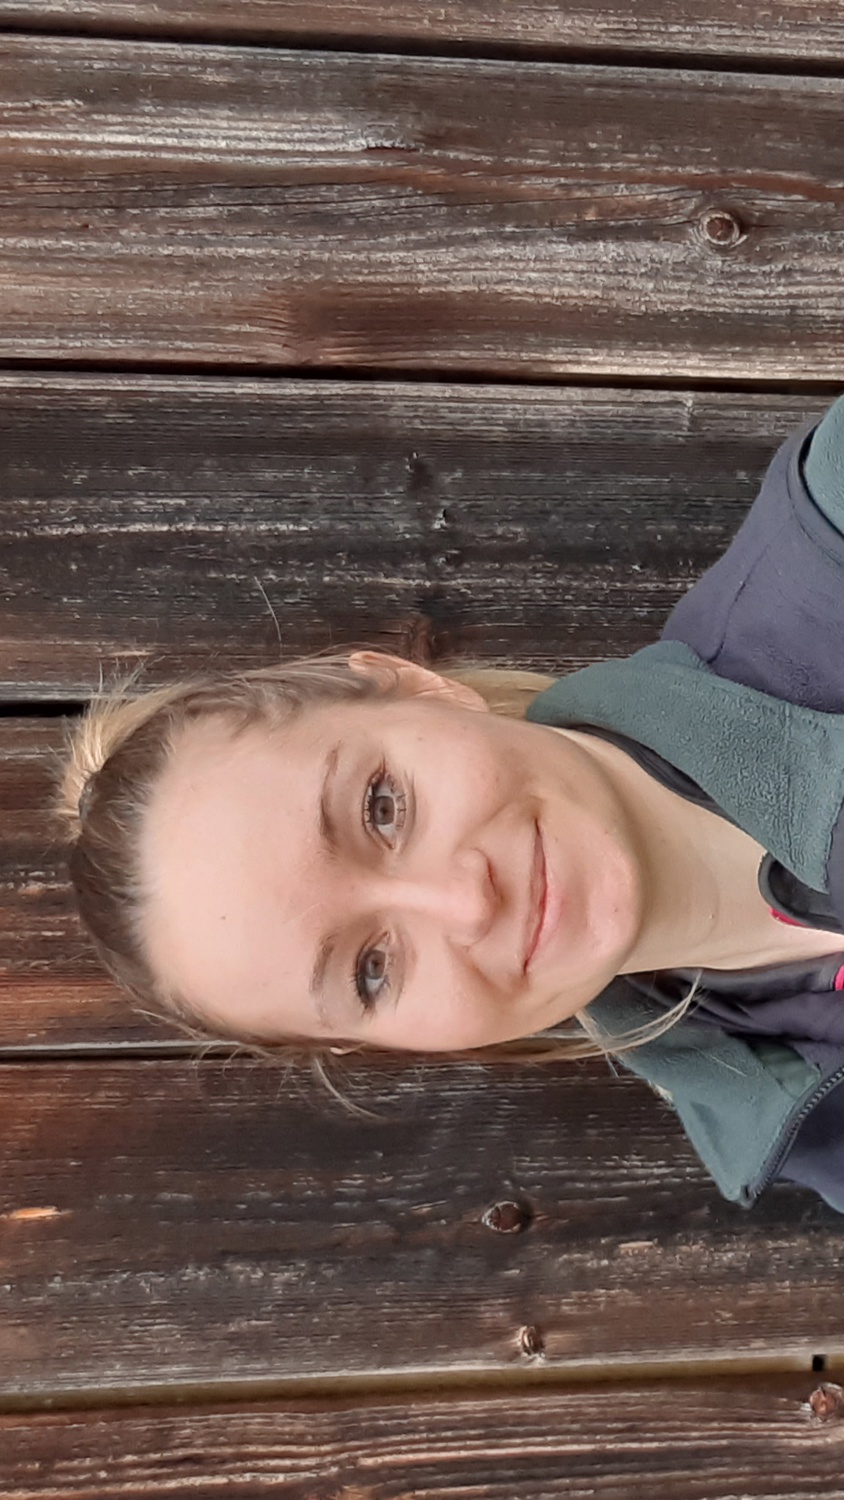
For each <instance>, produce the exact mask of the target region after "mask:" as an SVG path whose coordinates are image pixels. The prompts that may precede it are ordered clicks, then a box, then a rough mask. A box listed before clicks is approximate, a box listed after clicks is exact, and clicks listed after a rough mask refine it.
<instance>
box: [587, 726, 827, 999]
mask: <svg viewBox="0 0 844 1500" xmlns="http://www.w3.org/2000/svg"><path fill="white" fill-rule="evenodd" d="M574 733H575V735H576V738H577V739H578V742H579V743H580V744H582V745H584V747H585V748H586V749H588V750H589V752H590V753H591V754H592V755H593V756H595V757H596V759H598V760H599V761H600V762H601V763H602V764H603V766H604V769H605V771H606V773H607V774H608V775H609V777H610V779H611V780H612V782H613V785H614V787H615V790H616V793H617V795H618V796H619V798H620V800H621V802H622V804H623V806H624V808H625V811H626V813H627V816H628V818H629V822H630V826H631V828H632V829H633V833H634V838H635V841H636V846H637V849H638V852H639V857H640V865H641V868H642V871H643V877H644V882H645V908H644V918H643V922H642V926H641V929H640V932H639V935H638V938H637V940H636V943H635V945H634V949H633V951H632V953H631V954H630V955H629V958H628V961H627V962H626V963H625V965H624V969H625V972H627V973H641V972H648V971H650V970H659V969H672V968H686V969H688V968H708V969H746V968H755V967H758V966H760V965H763V964H772V963H784V962H788V961H789V960H794V959H798V958H809V957H820V956H822V955H823V954H825V953H837V952H839V951H842V950H844V936H842V935H841V934H840V933H835V934H833V933H829V932H823V931H819V930H817V929H815V928H799V927H789V926H788V925H786V924H784V923H782V922H779V921H777V919H776V918H775V917H773V916H772V915H771V912H770V908H769V907H768V905H767V903H766V902H765V900H764V898H763V896H762V894H761V892H760V890H759V886H758V879H757V876H758V870H759V864H760V861H761V860H762V858H763V857H764V854H765V850H764V849H763V848H762V847H761V845H760V844H758V843H757V842H756V841H755V839H752V838H751V837H750V835H749V834H746V833H744V832H743V831H742V830H741V829H740V828H737V827H736V826H735V825H734V824H732V823H730V822H729V821H728V820H727V819H726V818H722V817H719V816H718V814H717V813H712V812H709V811H707V809H706V808H703V807H699V806H698V805H697V804H696V803H694V802H689V801H688V800H687V799H686V798H685V797H681V796H680V795H679V794H678V793H677V792H673V791H671V790H670V789H669V788H668V787H665V786H663V785H662V784H661V783H660V782H658V781H656V780H655V779H654V777H652V776H650V775H648V773H647V772H646V771H644V770H643V769H642V767H641V766H639V765H637V764H636V762H635V761H634V760H633V759H632V757H631V756H629V755H627V754H625V752H624V751H623V750H621V749H619V747H618V746H617V745H613V744H611V743H609V742H608V741H606V740H602V739H600V738H598V736H596V735H588V734H586V735H584V734H577V732H576V731H575V732H574Z"/></svg>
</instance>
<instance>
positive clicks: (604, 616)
mask: <svg viewBox="0 0 844 1500" xmlns="http://www.w3.org/2000/svg"><path fill="white" fill-rule="evenodd" d="M828 399H829V398H826V399H825V398H823V397H819V396H799V395H795V396H748V395H745V394H739V393H735V394H724V393H720V394H718V393H711V394H710V393H703V392H699V393H693V392H689V391H680V392H648V391H623V390H613V389H606V390H604V389H601V390H583V389H580V390H578V389H576V388H569V389H550V388H519V387H514V386H488V387H475V386H463V385H452V386H449V385H443V386H440V385H437V386H431V385H426V384H417V383H407V384H403V383H381V382H361V383H356V382H335V381H301V382H300V381H285V382H279V383H276V382H268V381H259V380H229V379H219V380H215V381H211V380H201V379H196V378H192V379H187V378H181V379H173V378H170V379H163V378H155V379H153V378H148V379H145V378H143V377H140V378H139V377H128V376H126V377H124V376H113V377H96V376H87V377H83V376H78V375H74V376H72V377H67V378H61V377H56V376H53V375H49V376H36V375H23V374H21V375H14V376H13V375H8V374H7V375H3V376H0V468H2V472H3V476H4V491H5V493H4V503H3V507H2V511H0V698H2V699H4V700H5V701H6V702H7V703H14V702H15V701H21V700H24V701H26V700H38V699H51V700H52V699H70V700H75V699H78V698H79V697H82V696H84V695H86V694H87V693H88V692H89V691H90V690H91V689H92V687H94V686H95V685H96V683H97V682H98V680H99V676H100V671H101V669H102V670H103V671H104V672H105V674H106V676H109V675H114V674H115V673H120V672H121V671H123V672H124V673H125V672H126V671H127V670H129V669H131V668H133V667H136V666H137V665H139V664H140V665H142V666H144V667H146V668H147V670H148V674H149V680H157V679H160V678H162V677H168V676H172V675H174V674H177V673H181V672H185V671H195V670H201V669H203V668H206V667H208V666H209V665H218V664H220V663H221V662H223V663H226V664H228V665H230V666H235V667H240V666H246V665H255V664H256V663H257V662H260V661H267V660H269V659H272V658H275V657H277V654H278V651H279V636H280V640H281V646H282V649H283V651H284V653H286V654H295V653H297V652H303V651H305V652H306V651H310V650H319V649H325V648H327V647H333V648H335V649H342V648H343V647H345V646H347V645H349V644H353V643H362V644H373V645H380V646H382V647H385V648H386V649H392V650H398V651H399V652H402V653H404V654H411V655H414V656H416V657H418V658H419V659H421V660H425V661H434V662H437V663H444V662H447V661H448V660H450V659H452V658H453V657H455V656H456V657H464V658H469V659H478V660H482V661H486V662H489V663H492V664H499V665H500V664H505V663H520V664H522V665H525V666H533V667H536V668H538V669H540V670H545V671H550V672H561V671H564V670H568V669H571V668H575V667H578V666H582V665H584V664H585V663H587V662H589V661H593V660H596V659H598V658H601V657H604V656H612V655H622V654H624V653H625V652H627V651H630V650H633V649H636V648H637V647H639V646H643V645H646V644H647V643H648V642H649V641H651V640H653V639H654V638H655V636H656V635H657V634H658V633H659V630H660V629H661V627H662V624H663V623H664V620H665V618H666V616H667V614H668V612H669V610H670V608H671V606H672V605H673V604H674V603H675V602H676V600H677V599H678V598H679V597H680V596H681V595H682V594H683V593H684V592H685V590H686V589H687V588H688V587H689V585H690V584H691V583H692V582H693V580H694V579H695V578H696V577H697V576H698V575H699V573H700V572H701V571H703V569H704V568H706V567H707V566H709V564H711V563H712V562H714V561H715V559H716V558H717V557H718V556H719V554H720V553H721V551H722V550H723V549H724V547H725V546H726V545H727V543H728V541H729V540H730V538H731V537H732V535H733V534H734V532H735V531H736V530H737V528H738V526H739V524H740V521H741V519H742V517H743V515H744V513H745V511H746V509H747V507H748V506H749V505H750V503H751V502H752V500H753V498H754V497H755V494H756V492H757V489H758V485H759V481H760V479H761V477H762V474H763V472H764V469H765V467H766V465H767V463H768V461H769V459H770V457H771V456H772V454H773V452H774V450H775V448H776V447H777V445H778V443H779V441H780V440H781V438H782V437H783V436H784V435H785V434H787V433H788V432H790V431H792V430H793V429H794V428H796V427H797V426H799V425H800V424H801V422H803V421H804V420H805V419H806V418H807V417H811V416H819V415H820V414H821V413H822V411H823V410H824V409H825V407H826V405H827V404H828ZM273 616H274V617H275V618H273Z"/></svg>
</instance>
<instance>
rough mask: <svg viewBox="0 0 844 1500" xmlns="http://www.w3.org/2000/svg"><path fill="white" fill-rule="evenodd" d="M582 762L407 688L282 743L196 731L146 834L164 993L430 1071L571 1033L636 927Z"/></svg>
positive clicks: (635, 861) (414, 683)
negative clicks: (452, 1058) (419, 1062)
mask: <svg viewBox="0 0 844 1500" xmlns="http://www.w3.org/2000/svg"><path fill="white" fill-rule="evenodd" d="M360 665H361V667H363V668H366V661H365V660H362V661H361V662H360ZM587 746H588V741H587V739H586V737H580V736H576V735H575V736H570V735H568V734H563V733H560V732H558V731H556V730H552V729H548V728H545V727H544V726H541V725H535V724H530V723H527V722H526V721H522V720H511V719H504V718H500V717H498V716H496V715H494V714H491V713H488V712H486V711H485V710H484V707H483V705H482V704H481V701H480V699H477V698H476V696H475V695H474V694H473V693H472V691H471V690H470V689H466V688H455V686H454V685H453V684H446V683H444V682H443V680H442V679H439V678H435V677H434V676H433V674H430V673H426V672H425V671H424V669H422V668H416V667H410V666H408V665H407V664H403V665H402V668H401V687H400V695H399V696H392V697H387V698H379V699H377V700H374V701H353V702H341V703H336V704H333V705H319V706H315V707H313V708H307V709H305V710H304V711H303V712H302V713H301V714H300V715H299V716H298V717H297V718H296V719H295V720H294V721H293V723H292V724H290V725H288V726H286V727H285V728H284V729H281V730H276V731H273V732H270V731H269V730H268V729H266V728H263V727H255V728H252V729H250V730H248V731H245V732H243V733H241V734H239V735H236V736H234V735H233V734H232V732H231V729H230V728H229V727H228V726H227V725H226V724H225V723H224V722H223V721H221V720H206V721H204V722H201V723H199V724H196V725H193V726H191V727H190V728H189V729H188V730H186V731H185V732H184V734H183V736H182V739H181V740H180V742H179V743H178V744H177V746H176V749H175V751H174V754H173V757H172V759H171V762H170V764H169V766H168V767H167V769H166V771H165V772H164V774H163V776H162V778H161V780H160V782H159V784H158V786H157V788H156V791H155V793H154V796H153V799H152V802H151V804H150V807H149V809H148V813H147V816H146V819H145V824H144V832H143V838H142V847H141V871H142V877H143V879H144V881H145V887H146V890H147V891H148V902H147V905H146V908H145V910H146V926H145V937H146V941H147V947H148V952H149V956H150V958H151V961H152V964H153V968H154V970H155V972H156V973H157V974H159V976H160V977H161V978H163V979H164V980H165V981H166V982H167V983H168V984H169V985H170V986H171V987H172V988H173V989H175V991H176V992H178V993H179V994H180V995H181V996H182V997H183V998H184V999H185V1000H186V1001H188V1002H189V1003H190V1004H191V1005H192V1006H193V1007H194V1008H195V1009H196V1010H198V1011H199V1012H200V1013H201V1014H202V1015H203V1016H204V1017H205V1018H206V1019H207V1020H208V1022H209V1023H210V1024H211V1025H212V1026H213V1025H214V1023H215V1022H217V1023H218V1024H220V1025H221V1026H222V1027H223V1028H224V1029H225V1030H227V1031H234V1032H236V1033H244V1034H249V1035H251V1036H259V1037H264V1038H266V1039H268V1040H270V1039H274V1038H278V1039H280V1038H283V1037H289V1036H299V1037H308V1038H316V1039H320V1040H332V1039H336V1040H337V1041H362V1042H365V1043H368V1044H371V1045H374V1046H381V1047H391V1048H409V1049H413V1050H421V1051H431V1052H439V1051H451V1050H459V1049H462V1048H469V1047H479V1046H484V1045H487V1044H489V1043H493V1042H500V1041H505V1040H510V1039H512V1038H514V1037H518V1036H525V1035H529V1034H531V1033H533V1032H536V1031H539V1030H541V1029H543V1028H544V1027H547V1026H550V1025H553V1024H554V1023H555V1022H558V1021H560V1020H562V1019H563V1018H565V1017H568V1016H571V1015H572V1014H573V1013H574V1012H575V1011H577V1010H579V1009H580V1008H581V1007H582V1006H583V1005H585V1004H586V1003H588V1001H590V1000H592V999H594V997H595V996H596V995H597V994H598V993H599V992H600V990H601V989H603V987H604V986H605V985H606V984H607V983H608V982H609V980H610V979H611V978H612V977H613V976H614V975H615V974H617V973H618V972H619V971H620V970H621V969H622V968H623V967H624V966H625V960H626V959H627V958H628V956H629V955H630V953H631V952H632V949H633V947H634V945H635V942H636V938H637V935H638V933H639V930H640V926H641V923H642V912H643V903H644V892H643V889H642V877H641V873H640V869H641V861H640V860H639V858H638V857H637V851H636V847H635V839H634V836H633V832H632V830H631V826H630V824H629V822H628V819H627V817H626V815H625V811H624V808H623V806H622V804H621V802H620V801H619V799H618V797H617V795H616V793H615V791H614V789H613V786H612V784H611V783H610V781H609V780H608V778H607V775H606V772H605V771H604V769H603V767H602V764H601V762H600V761H599V760H597V759H596V758H595V757H594V756H593V755H592V754H590V751H589V749H588V748H587Z"/></svg>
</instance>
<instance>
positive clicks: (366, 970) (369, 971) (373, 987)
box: [354, 939, 390, 1011]
mask: <svg viewBox="0 0 844 1500" xmlns="http://www.w3.org/2000/svg"><path fill="white" fill-rule="evenodd" d="M354 986H355V990H356V991H357V995H358V999H359V1000H360V1003H361V1005H362V1006H363V1008H364V1010H365V1011H368V1010H371V1009H372V1007H373V1006H374V1005H375V1004H376V1002H377V1001H378V1000H381V999H382V998H383V996H384V995H385V994H386V993H387V990H388V989H389V988H390V955H389V953H388V952H387V949H386V947H385V946H384V943H383V939H382V940H381V942H379V943H375V944H373V945H372V946H371V947H369V948H364V949H362V951H361V952H360V953H359V954H358V956H357V959H356V961H355V972H354Z"/></svg>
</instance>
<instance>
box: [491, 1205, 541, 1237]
mask: <svg viewBox="0 0 844 1500" xmlns="http://www.w3.org/2000/svg"><path fill="white" fill-rule="evenodd" d="M530 1220H531V1213H530V1209H528V1208H526V1207H525V1205H524V1204H523V1203H494V1204H493V1205H492V1208H488V1209H487V1211H486V1213H485V1214H484V1215H483V1218H482V1219H481V1223H482V1224H485V1225H486V1227H487V1229H494V1230H495V1231H496V1233H497V1234H521V1232H522V1230H523V1229H527V1227H528V1225H529V1223H530Z"/></svg>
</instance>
